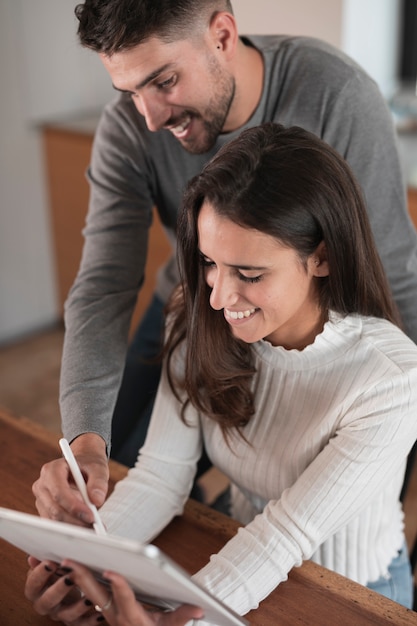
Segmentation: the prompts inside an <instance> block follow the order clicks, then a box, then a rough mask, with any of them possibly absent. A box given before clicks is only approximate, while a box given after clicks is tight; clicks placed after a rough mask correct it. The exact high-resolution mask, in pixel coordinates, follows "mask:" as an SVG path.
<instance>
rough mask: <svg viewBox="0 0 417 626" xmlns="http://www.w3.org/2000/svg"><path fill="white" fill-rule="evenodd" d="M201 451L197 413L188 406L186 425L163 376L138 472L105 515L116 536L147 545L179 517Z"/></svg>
mask: <svg viewBox="0 0 417 626" xmlns="http://www.w3.org/2000/svg"><path fill="white" fill-rule="evenodd" d="M201 451H202V435H201V428H200V420H199V416H198V413H197V412H196V411H195V410H194V409H193V408H192V407H191V406H189V407H188V409H187V411H186V423H185V422H184V421H183V420H182V419H181V417H180V405H179V403H178V401H177V400H176V398H175V397H174V396H173V394H172V392H171V390H170V388H169V383H168V380H167V376H166V371H165V369H164V370H163V372H162V376H161V381H160V384H159V388H158V393H157V396H156V400H155V405H154V409H153V413H152V418H151V423H150V426H149V429H148V433H147V437H146V441H145V444H144V446H143V448H141V450H140V451H139V456H138V460H137V462H136V465H135V467H133V468H131V469H130V470H129V472H128V474H127V477H126V478H125V479H124V480H122V481H120V482H119V483H117V484H116V487H115V489H114V491H113V493H112V494H111V496H110V497H109V498H108V500H107V501H106V502H105V503H104V505H103V507H102V508H101V509H100V514H101V516H102V517H103V521H104V523H105V525H106V527H107V529H108V531H109V532H110V533H112V534H116V535H121V536H124V537H128V538H132V539H137V540H138V541H142V542H148V541H151V540H152V539H153V538H154V537H156V536H157V535H158V534H159V533H160V532H161V531H162V530H163V528H165V526H166V525H167V524H168V523H169V522H170V521H171V520H172V518H173V517H174V516H175V515H181V513H182V511H183V508H184V504H185V502H186V500H187V498H188V496H189V494H190V491H191V488H192V485H193V480H194V476H195V473H196V469H197V462H198V460H199V458H200V456H201Z"/></svg>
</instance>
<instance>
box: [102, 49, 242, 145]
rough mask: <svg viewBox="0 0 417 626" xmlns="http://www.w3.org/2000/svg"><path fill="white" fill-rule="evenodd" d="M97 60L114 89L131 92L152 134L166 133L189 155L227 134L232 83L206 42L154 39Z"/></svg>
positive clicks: (233, 83) (232, 79) (219, 58)
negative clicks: (102, 66)
mask: <svg viewBox="0 0 417 626" xmlns="http://www.w3.org/2000/svg"><path fill="white" fill-rule="evenodd" d="M100 57H101V60H102V62H103V64H104V66H105V68H106V70H107V71H108V73H109V74H110V77H111V79H112V82H113V86H114V87H115V89H117V90H119V91H123V92H127V93H129V94H131V96H132V100H133V102H134V104H135V106H136V108H137V110H138V111H139V113H140V114H141V115H143V116H144V118H145V121H146V125H147V127H148V128H149V130H150V131H158V130H161V129H167V130H169V131H170V132H171V133H172V134H173V135H174V137H176V139H178V141H179V142H180V143H181V145H182V146H183V147H184V148H185V149H186V150H187V151H188V152H191V153H193V154H202V153H204V152H207V151H208V150H210V149H211V148H212V146H213V145H214V143H215V141H216V139H217V137H218V135H219V133H221V132H222V131H227V130H231V129H228V128H227V120H228V116H229V113H230V109H231V106H232V103H233V99H234V95H235V81H234V78H233V76H232V75H231V74H230V73H229V72H228V71H227V70H226V68H225V67H224V66H223V64H222V59H221V56H220V55H219V56H218V57H217V56H216V51H215V49H212V48H210V47H209V45H207V44H206V42H205V40H203V41H202V42H201V43H196V42H192V41H190V40H181V41H176V42H173V43H164V42H162V41H161V40H159V39H157V38H156V37H153V38H151V39H148V40H147V41H146V42H144V43H142V44H139V45H138V46H136V47H135V48H132V49H130V50H127V51H124V52H118V53H115V54H113V55H112V56H110V57H109V56H106V55H100Z"/></svg>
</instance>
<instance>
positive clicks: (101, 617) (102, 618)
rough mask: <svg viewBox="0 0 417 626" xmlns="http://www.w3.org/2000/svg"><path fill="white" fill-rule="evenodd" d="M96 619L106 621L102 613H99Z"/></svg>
mask: <svg viewBox="0 0 417 626" xmlns="http://www.w3.org/2000/svg"><path fill="white" fill-rule="evenodd" d="M96 621H97V622H104V621H106V618H105V617H104V615H99V616H98V618H97V620H96Z"/></svg>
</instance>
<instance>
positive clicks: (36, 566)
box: [24, 557, 57, 602]
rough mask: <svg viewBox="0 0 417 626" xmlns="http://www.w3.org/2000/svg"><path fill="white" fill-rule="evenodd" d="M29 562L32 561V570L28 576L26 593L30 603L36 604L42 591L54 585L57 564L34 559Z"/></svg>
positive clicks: (30, 558) (31, 558)
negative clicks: (49, 585)
mask: <svg viewBox="0 0 417 626" xmlns="http://www.w3.org/2000/svg"><path fill="white" fill-rule="evenodd" d="M28 561H30V565H31V569H30V570H29V571H28V573H27V575H26V583H25V591H24V593H25V597H26V598H27V599H28V600H29V601H30V602H34V601H35V600H36V599H37V598H38V597H39V596H40V595H41V593H42V590H43V589H45V587H46V586H47V585H48V584H51V583H52V580H53V574H54V572H55V571H56V568H57V564H56V563H53V562H52V561H42V562H41V561H38V560H37V559H34V558H33V557H29V559H28Z"/></svg>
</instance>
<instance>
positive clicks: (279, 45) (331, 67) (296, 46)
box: [242, 34, 369, 78]
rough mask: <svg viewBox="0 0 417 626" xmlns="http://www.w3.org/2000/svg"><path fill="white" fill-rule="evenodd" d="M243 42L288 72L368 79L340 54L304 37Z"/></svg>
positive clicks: (258, 38)
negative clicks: (304, 69) (315, 71)
mask: <svg viewBox="0 0 417 626" xmlns="http://www.w3.org/2000/svg"><path fill="white" fill-rule="evenodd" d="M242 39H243V40H244V41H245V42H246V43H247V44H248V45H252V46H254V47H256V48H257V49H258V50H260V52H261V53H262V54H263V56H264V58H265V61H266V63H267V64H273V65H276V64H279V65H280V66H286V67H288V68H291V67H292V68H299V67H303V68H310V69H311V70H312V71H313V72H314V70H315V68H316V69H317V70H318V71H321V72H322V73H330V74H334V75H335V76H336V75H340V74H341V73H342V74H343V75H344V77H345V78H346V76H348V75H351V76H354V75H359V76H361V77H364V76H366V77H367V78H369V77H368V76H367V75H366V73H365V71H364V69H363V68H362V67H361V66H360V65H359V64H358V63H357V62H356V61H355V60H354V59H352V58H351V57H350V56H348V55H347V54H346V53H345V52H344V51H343V50H341V49H339V48H337V47H335V46H334V45H332V44H330V43H328V42H326V41H324V40H322V39H318V38H315V37H308V36H304V35H285V34H283V35H246V36H244V37H242Z"/></svg>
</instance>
